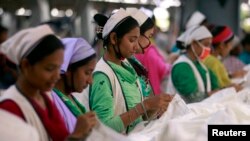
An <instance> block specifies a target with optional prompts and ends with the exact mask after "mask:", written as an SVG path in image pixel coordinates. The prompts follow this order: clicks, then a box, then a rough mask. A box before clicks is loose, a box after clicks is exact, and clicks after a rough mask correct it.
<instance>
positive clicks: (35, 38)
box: [0, 25, 54, 65]
mask: <svg viewBox="0 0 250 141" xmlns="http://www.w3.org/2000/svg"><path fill="white" fill-rule="evenodd" d="M51 34H54V32H53V31H52V29H51V28H50V27H49V26H48V25H41V26H37V27H33V28H27V29H24V30H21V31H19V32H17V33H16V34H14V35H13V36H11V37H10V38H9V39H8V40H7V41H5V42H3V43H2V44H1V45H0V52H2V53H3V54H5V55H6V56H7V58H8V59H10V60H11V61H12V62H14V63H15V64H17V65H19V63H20V61H21V59H22V58H23V57H24V55H27V53H29V52H31V51H32V49H33V48H34V47H35V45H36V44H37V43H38V42H39V41H40V40H41V39H42V38H43V37H45V36H47V35H51Z"/></svg>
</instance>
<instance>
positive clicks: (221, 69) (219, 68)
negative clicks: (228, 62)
mask: <svg viewBox="0 0 250 141" xmlns="http://www.w3.org/2000/svg"><path fill="white" fill-rule="evenodd" d="M203 63H204V64H205V66H206V67H207V68H209V69H210V70H211V71H212V72H213V73H214V74H215V75H216V77H217V79H218V83H219V87H220V88H223V87H226V86H228V85H230V84H231V80H230V78H229V76H228V73H227V71H226V68H225V66H224V65H223V64H222V62H221V61H220V60H219V59H217V58H216V57H215V56H213V55H209V56H208V57H207V58H205V59H204V60H203Z"/></svg>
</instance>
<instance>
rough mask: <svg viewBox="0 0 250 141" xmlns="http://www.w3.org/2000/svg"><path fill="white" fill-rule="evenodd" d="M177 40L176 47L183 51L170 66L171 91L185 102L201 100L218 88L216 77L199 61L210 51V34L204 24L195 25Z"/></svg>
mask: <svg viewBox="0 0 250 141" xmlns="http://www.w3.org/2000/svg"><path fill="white" fill-rule="evenodd" d="M178 40H179V41H178V42H177V44H178V47H179V48H180V49H182V52H184V53H183V54H182V55H181V56H180V57H179V58H178V59H177V60H176V61H175V62H174V65H173V68H172V72H171V80H170V83H172V84H171V85H170V86H172V87H173V89H172V93H173V92H176V93H178V94H180V95H181V96H182V97H183V99H184V100H185V101H186V102H187V103H192V102H198V101H201V100H203V99H205V98H206V97H208V96H209V94H210V93H211V92H212V91H213V90H215V89H217V88H218V84H217V79H216V77H215V76H214V75H213V73H212V72H211V71H210V70H208V69H207V68H206V67H205V66H204V65H203V64H202V63H201V60H202V59H204V58H206V57H207V56H208V55H209V53H210V50H211V49H210V46H211V43H212V35H211V33H210V32H209V31H208V29H207V28H206V27H205V26H197V27H192V28H190V29H188V30H187V31H186V32H185V33H183V34H182V35H181V36H180V37H179V38H178ZM180 41H182V42H180ZM180 43H182V44H180ZM170 89H171V88H170Z"/></svg>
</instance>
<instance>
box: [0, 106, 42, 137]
mask: <svg viewBox="0 0 250 141" xmlns="http://www.w3.org/2000/svg"><path fill="white" fill-rule="evenodd" d="M0 121H1V124H0V138H1V141H17V140H18V141H39V135H38V133H37V131H36V129H35V128H34V127H32V126H31V125H29V124H27V123H25V122H24V121H23V120H22V119H20V118H18V117H17V116H15V115H13V114H11V113H9V112H7V111H5V110H2V109H0Z"/></svg>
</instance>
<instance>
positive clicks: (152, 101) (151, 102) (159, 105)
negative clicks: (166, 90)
mask: <svg viewBox="0 0 250 141" xmlns="http://www.w3.org/2000/svg"><path fill="white" fill-rule="evenodd" d="M172 99H173V96H171V95H168V94H160V95H157V96H152V97H149V98H148V99H146V100H144V101H143V103H144V105H145V108H146V110H147V111H163V112H165V111H166V110H167V107H168V104H169V103H170V102H171V100H172Z"/></svg>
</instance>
